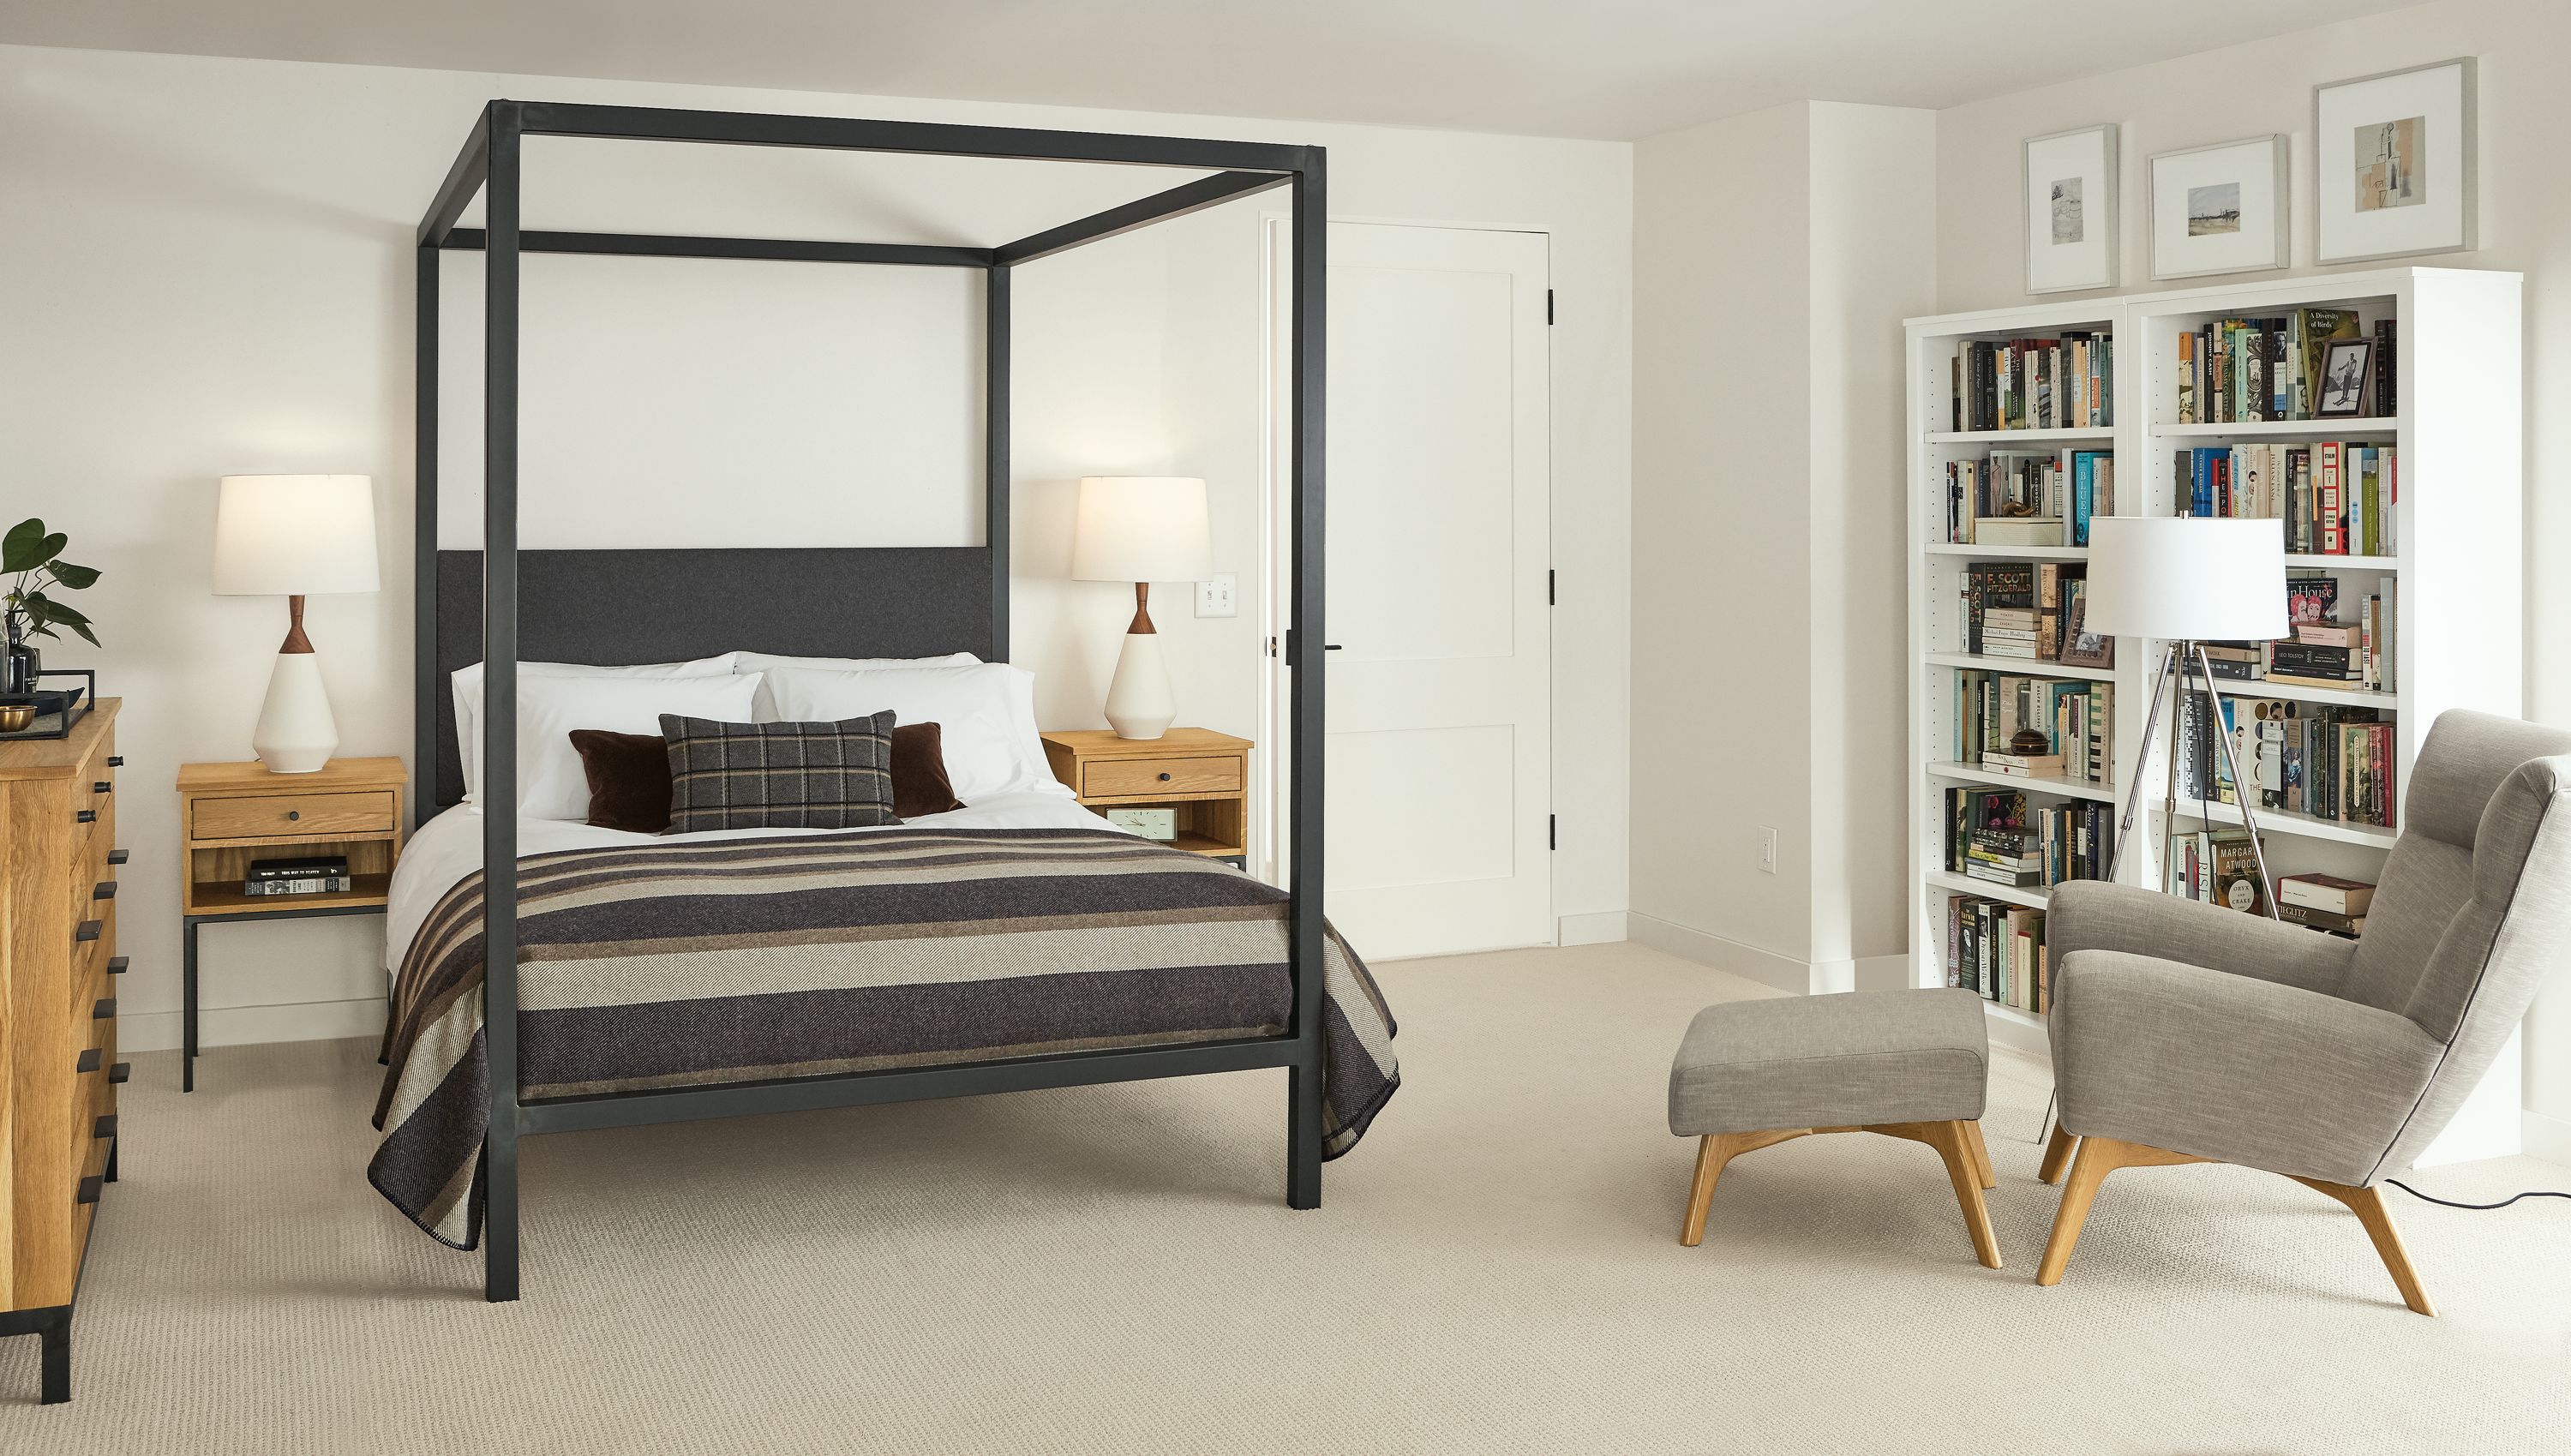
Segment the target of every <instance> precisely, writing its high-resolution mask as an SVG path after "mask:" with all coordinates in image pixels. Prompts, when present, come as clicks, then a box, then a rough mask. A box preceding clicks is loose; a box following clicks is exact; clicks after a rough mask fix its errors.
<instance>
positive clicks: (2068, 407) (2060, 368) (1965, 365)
mask: <svg viewBox="0 0 2571 1456" xmlns="http://www.w3.org/2000/svg"><path fill="white" fill-rule="evenodd" d="M1951 382H1952V385H1953V394H1952V398H1953V409H1952V411H1951V413H1950V415H1949V424H1948V428H1950V429H1957V430H2057V429H2106V428H2108V427H2109V426H2111V425H2113V424H2115V422H2116V415H2115V407H2114V401H2115V396H2116V341H2115V340H2114V339H2113V338H2111V337H2109V336H2108V335H2106V334H2103V333H2084V332H2072V333H2066V334H2064V335H2062V336H2061V337H2060V338H2015V339H2010V340H2008V341H2006V342H2004V343H2002V342H1987V341H1983V340H1975V341H1973V342H1970V343H1966V344H1965V345H1963V346H1962V347H1961V348H1958V349H1957V350H1955V358H1954V362H1953V365H1952V375H1951Z"/></svg>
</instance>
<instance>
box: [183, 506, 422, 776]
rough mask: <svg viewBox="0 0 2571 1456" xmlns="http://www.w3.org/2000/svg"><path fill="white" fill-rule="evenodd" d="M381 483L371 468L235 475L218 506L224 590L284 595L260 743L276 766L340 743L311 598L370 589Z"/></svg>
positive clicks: (296, 764)
mask: <svg viewBox="0 0 2571 1456" xmlns="http://www.w3.org/2000/svg"><path fill="white" fill-rule="evenodd" d="M380 585H381V578H380V575H379V573H378V569H377V564H376V547H375V493H374V482H373V481H372V480H371V479H369V478H368V477H366V476H363V475H227V476H225V477H224V479H223V487H222V492H221V494H220V495H218V496H217V497H216V504H215V594H216V595H217V596H222V597H283V598H285V601H286V633H285V642H284V644H283V646H281V647H280V648H278V649H277V654H276V663H275V666H274V667H272V668H271V669H270V670H269V672H268V679H267V698H266V700H265V702H264V703H262V704H261V705H260V708H259V713H258V726H257V728H254V729H253V730H252V732H251V747H252V749H253V750H254V751H255V752H257V755H258V760H259V761H260V762H261V763H264V764H266V765H267V768H268V771H270V772H273V773H311V772H315V771H318V770H319V769H320V768H322V767H323V766H325V765H327V764H328V763H329V761H330V755H331V754H332V753H333V752H335V751H337V749H338V746H339V727H338V723H337V721H336V720H335V719H333V718H332V717H331V714H330V699H329V695H328V694H326V693H324V692H323V691H322V687H321V665H320V660H319V659H318V658H317V657H316V656H315V655H314V654H313V651H312V642H311V639H309V638H307V637H305V636H304V635H303V599H304V598H305V597H307V596H322V595H334V594H339V593H350V592H371V591H375V590H377V589H378V587H379V586H380Z"/></svg>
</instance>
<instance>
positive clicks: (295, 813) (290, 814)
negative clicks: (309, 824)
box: [285, 809, 303, 823]
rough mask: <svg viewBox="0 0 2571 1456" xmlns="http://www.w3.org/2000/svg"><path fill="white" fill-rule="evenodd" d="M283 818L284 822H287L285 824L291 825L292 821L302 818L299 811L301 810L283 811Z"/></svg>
mask: <svg viewBox="0 0 2571 1456" xmlns="http://www.w3.org/2000/svg"><path fill="white" fill-rule="evenodd" d="M285 817H286V821H287V822H289V823H291V822H292V821H294V820H296V819H299V818H302V817H303V810H301V809H287V810H286V811H285Z"/></svg>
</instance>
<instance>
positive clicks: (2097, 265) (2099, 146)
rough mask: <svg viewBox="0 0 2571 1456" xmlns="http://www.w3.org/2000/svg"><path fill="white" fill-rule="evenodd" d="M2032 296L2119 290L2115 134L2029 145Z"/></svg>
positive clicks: (2062, 135)
mask: <svg viewBox="0 0 2571 1456" xmlns="http://www.w3.org/2000/svg"><path fill="white" fill-rule="evenodd" d="M2024 168H2025V171H2024V174H2023V177H2024V186H2025V190H2026V290H2027V291H2028V292H2030V293H2067V292H2071V291H2073V290H2075V289H2080V288H2112V287H2114V286H2116V240H2117V236H2118V235H2117V231H2116V129H2115V127H2114V126H2113V125H2108V126H2103V127H2084V128H2082V129H2081V130H2079V131H2076V132H2056V133H2054V134H2053V135H2052V136H2049V137H2036V138H2032V139H2030V140H2029V141H2028V142H2027V144H2026V150H2025V157H2024Z"/></svg>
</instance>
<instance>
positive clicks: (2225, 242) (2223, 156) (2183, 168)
mask: <svg viewBox="0 0 2571 1456" xmlns="http://www.w3.org/2000/svg"><path fill="white" fill-rule="evenodd" d="M2287 169H2288V162H2287V153H2286V139H2285V138H2284V137H2283V136H2275V135H2272V136H2266V137H2250V138H2245V139H2244V140H2242V141H2238V142H2218V143H2216V144H2215V145H2213V146H2211V147H2191V148H2189V149H2187V150H2186V151H2182V152H2163V153H2160V154H2159V155H2157V156H2155V157H2153V158H2152V159H2151V162H2150V178H2149V181H2150V184H2151V207H2152V219H2151V235H2152V276H2153V277H2155V278H2201V277H2206V276H2208V275H2210V274H2213V273H2249V272H2263V271H2266V270H2268V269H2270V268H2281V267H2284V266H2286V264H2287V261H2288V254H2287V243H2288V238H2287V220H2286V211H2287V210H2286V199H2287V197H2288V193H2287V184H2288V171H2287Z"/></svg>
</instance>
